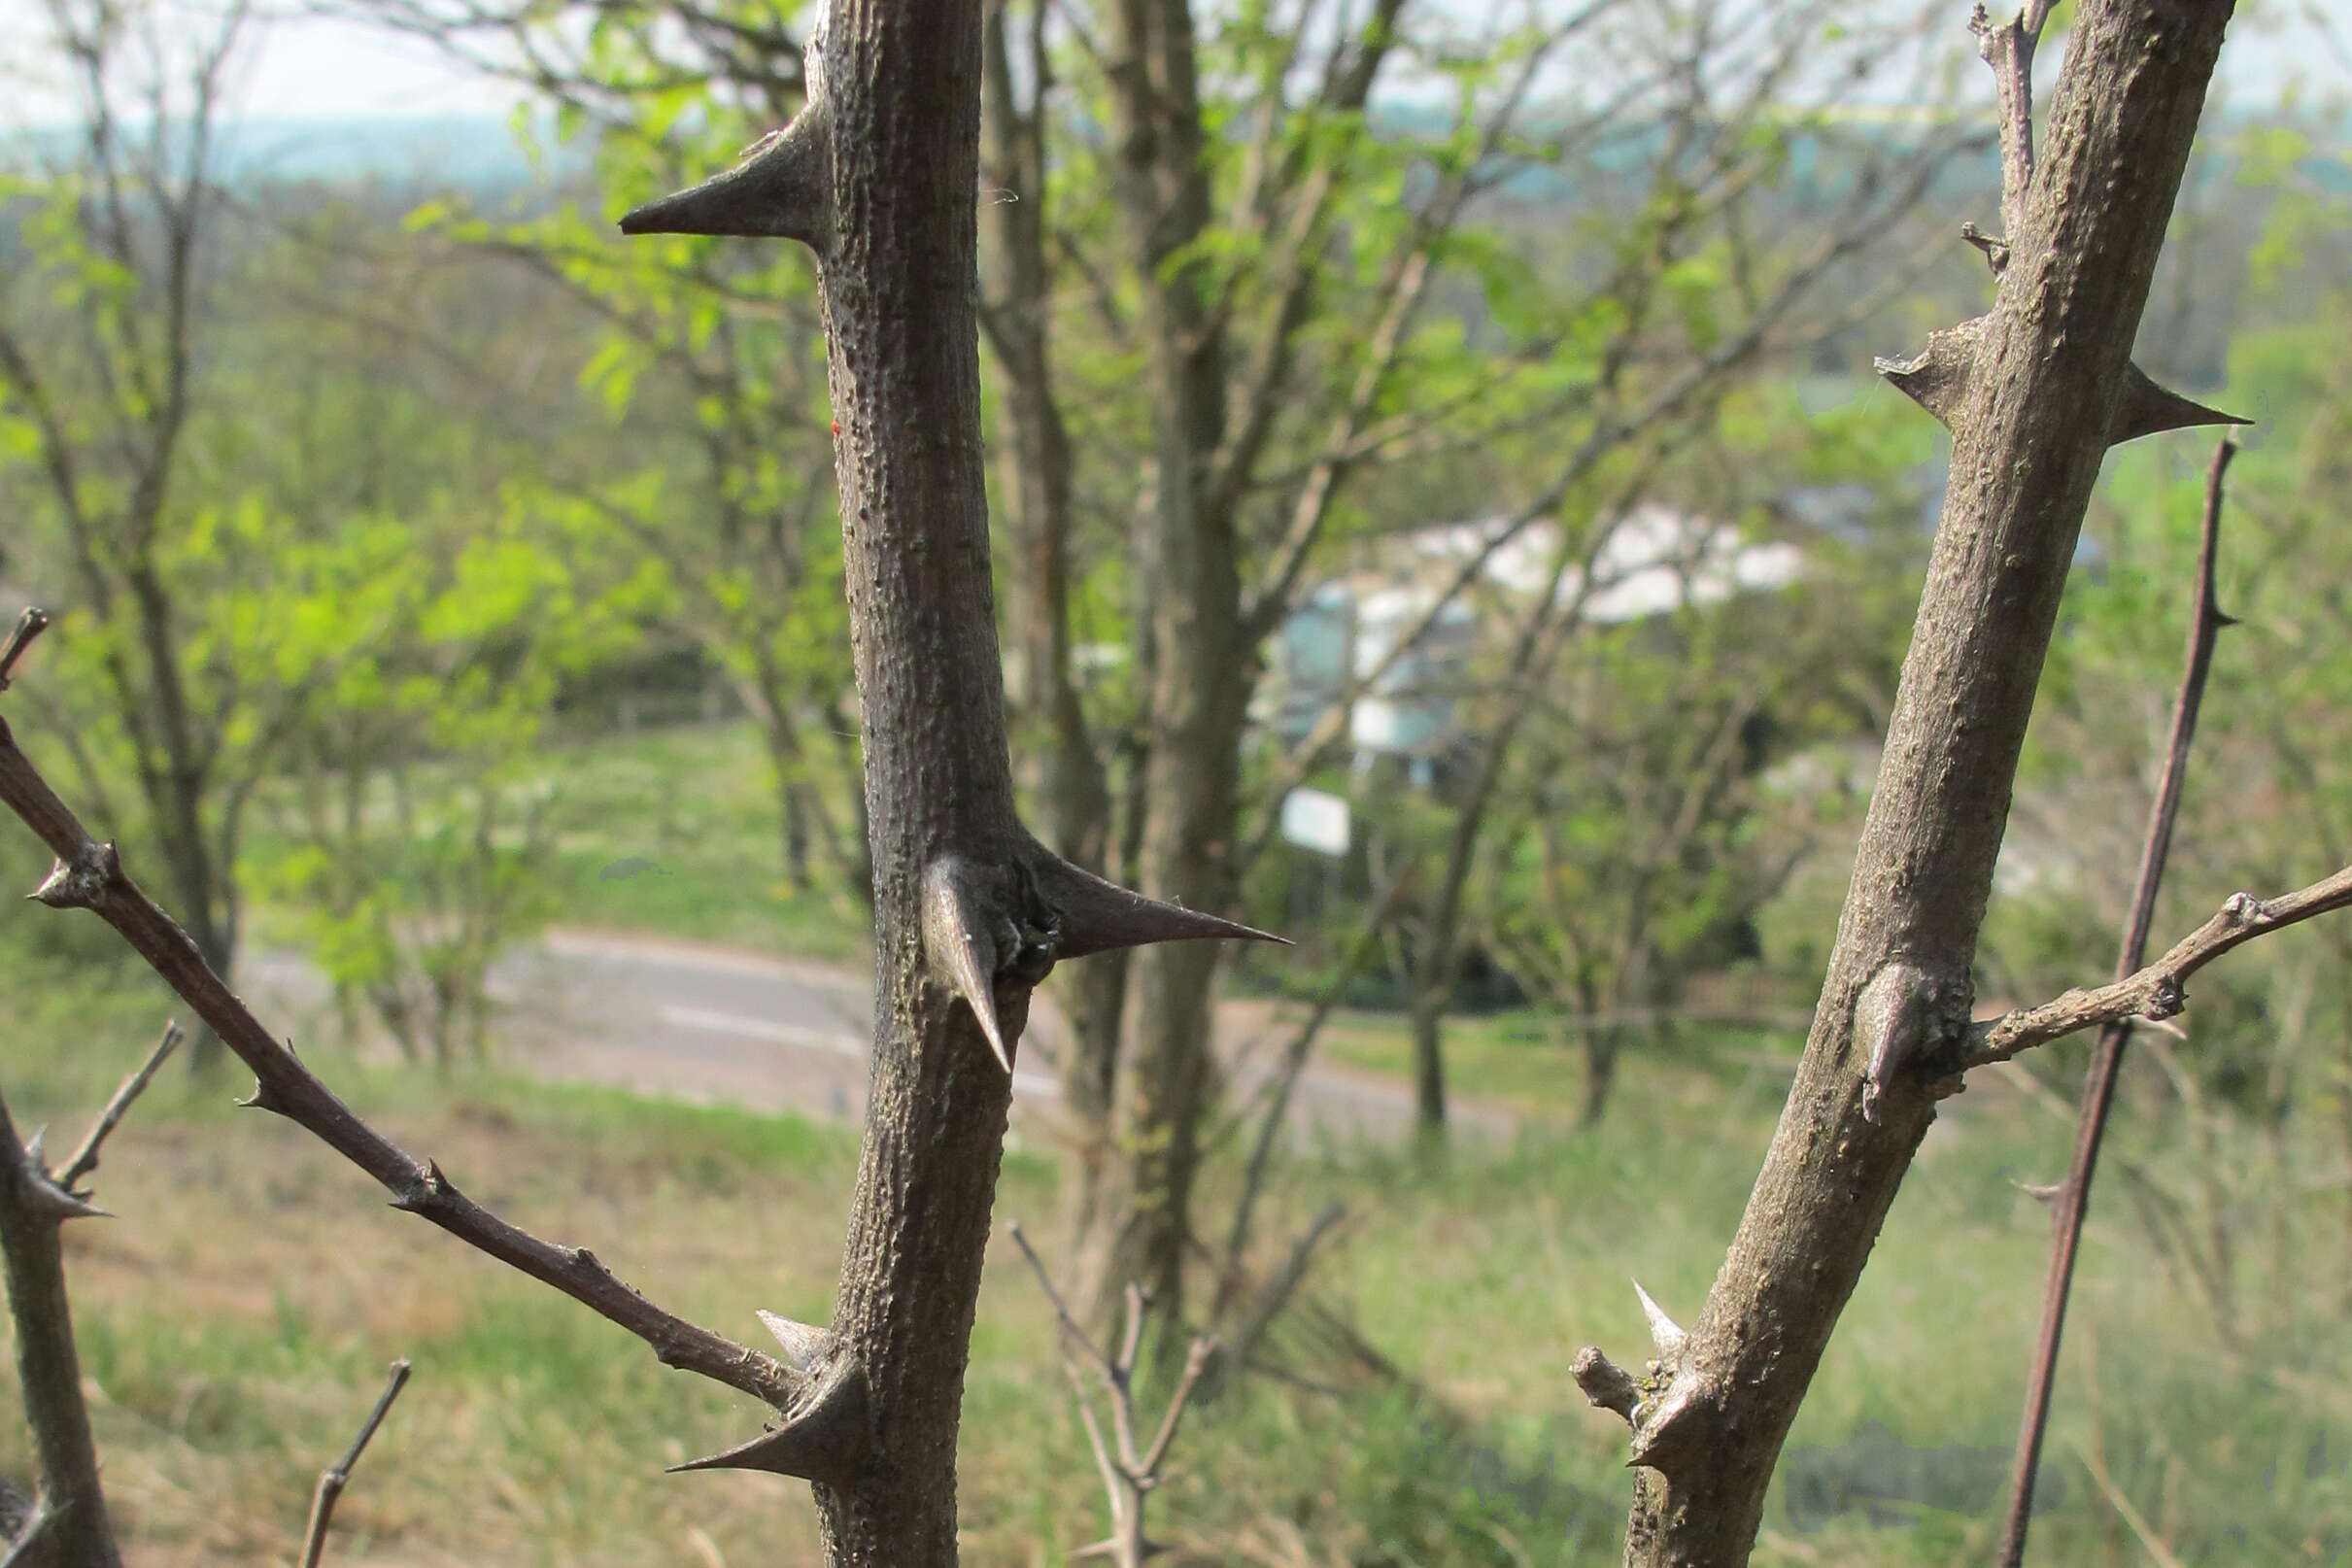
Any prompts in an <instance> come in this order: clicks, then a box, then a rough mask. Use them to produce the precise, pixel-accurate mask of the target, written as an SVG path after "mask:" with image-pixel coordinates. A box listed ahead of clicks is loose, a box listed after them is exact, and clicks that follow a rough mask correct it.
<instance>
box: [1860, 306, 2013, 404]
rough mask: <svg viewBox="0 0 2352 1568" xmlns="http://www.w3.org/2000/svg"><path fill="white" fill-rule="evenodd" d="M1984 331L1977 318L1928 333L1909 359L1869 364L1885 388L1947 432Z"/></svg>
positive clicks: (1982, 321) (1965, 390) (1972, 370)
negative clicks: (1923, 410)
mask: <svg viewBox="0 0 2352 1568" xmlns="http://www.w3.org/2000/svg"><path fill="white" fill-rule="evenodd" d="M1984 331H1985V318H1984V317H1982V316H1979V317H1976V318H1974V319H1973V320H1971V321H1965V322H1962V323H1960V325H1958V326H1954V327H1947V328H1946V329H1945V330H1943V331H1941V332H1930V333H1928V334H1927V346H1926V348H1925V349H1923V350H1921V351H1920V353H1919V354H1918V355H1917V356H1916V357H1915V358H1909V359H1883V358H1882V359H1874V360H1872V361H1871V363H1872V365H1873V366H1874V367H1875V368H1876V369H1877V371H1878V373H1879V374H1880V375H1882V376H1884V377H1885V378H1886V379H1887V384H1888V385H1889V386H1891V387H1892V388H1893V389H1894V390H1895V391H1896V392H1901V393H1902V394H1903V395H1904V396H1905V397H1908V398H1910V399H1911V400H1912V401H1913V402H1915V403H1917V404H1919V406H1920V407H1922V408H1924V409H1926V411H1927V412H1928V413H1930V414H1932V415H1934V416H1935V421H1936V423H1937V424H1939V425H1941V426H1944V428H1946V429H1950V428H1951V427H1952V419H1953V416H1954V414H1956V413H1957V412H1958V411H1959V409H1960V399H1961V398H1963V397H1965V396H1966V395H1967V393H1968V383H1969V381H1970V379H1971V378H1972V377H1973V376H1974V375H1975V373H1976V356H1977V345H1978V343H1979V341H1980V340H1981V339H1982V338H1983V336H1984Z"/></svg>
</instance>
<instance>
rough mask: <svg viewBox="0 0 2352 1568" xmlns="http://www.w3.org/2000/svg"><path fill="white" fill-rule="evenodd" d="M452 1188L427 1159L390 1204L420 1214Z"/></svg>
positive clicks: (446, 1196)
mask: <svg viewBox="0 0 2352 1568" xmlns="http://www.w3.org/2000/svg"><path fill="white" fill-rule="evenodd" d="M453 1190H455V1189H453V1188H452V1187H451V1186H450V1184H449V1178H448V1177H447V1176H443V1175H442V1174H441V1163H440V1162H439V1161H438V1160H427V1161H426V1162H425V1169H424V1170H422V1171H420V1172H418V1173H417V1174H416V1175H415V1176H411V1177H410V1178H409V1181H408V1184H407V1185H406V1186H404V1187H402V1188H401V1189H400V1195H399V1196H398V1197H396V1198H394V1199H393V1200H392V1207H393V1208H394V1209H397V1210H400V1211H401V1212H402V1213H404V1214H422V1213H424V1212H425V1211H426V1210H429V1209H434V1208H437V1207H439V1206H440V1205H441V1204H443V1203H446V1202H447V1201H448V1199H449V1195H450V1193H451V1192H452V1191H453ZM585 1256H586V1254H585V1253H581V1252H578V1251H575V1252H574V1253H573V1254H572V1258H573V1261H574V1262H578V1261H579V1260H580V1259H581V1258H582V1257H585ZM589 1261H590V1262H592V1263H593V1262H594V1261H595V1259H594V1258H590V1259H589Z"/></svg>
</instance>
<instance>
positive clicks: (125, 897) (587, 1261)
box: [0, 719, 803, 1409]
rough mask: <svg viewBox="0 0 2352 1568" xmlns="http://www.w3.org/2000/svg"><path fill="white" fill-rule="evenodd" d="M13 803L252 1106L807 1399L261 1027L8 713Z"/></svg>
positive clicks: (4, 780)
mask: <svg viewBox="0 0 2352 1568" xmlns="http://www.w3.org/2000/svg"><path fill="white" fill-rule="evenodd" d="M0 804H6V805H7V806H8V807H9V809H11V810H12V811H14V812H16V814H17V817H19V818H20V819H21V820H22V821H23V822H24V824H25V826H26V827H28V828H30V829H32V831H33V832H34V834H35V835H38V836H39V837H40V838H41V840H42V841H43V842H44V843H46V844H48V845H49V847H50V849H51V852H52V853H54V854H55V855H56V857H57V864H56V866H55V869H52V870H51V872H50V875H49V878H48V880H47V881H45V882H43V883H42V884H41V887H40V888H39V889H38V890H37V891H36V892H35V893H34V894H33V897H35V898H37V899H39V900H40V901H41V902H42V903H46V904H49V905H50V906H51V907H52V908H85V909H88V910H90V911H91V912H93V913H95V914H96V915H97V916H98V917H99V918H100V919H102V920H104V921H105V922H106V923H107V924H108V925H110V926H112V927H114V928H115V930H116V931H118V932H119V933H120V934H121V935H122V937H123V939H124V940H125V941H127V942H128V943H129V944H130V945H131V947H132V949H133V950H134V951H136V952H137V953H138V954H139V956H140V957H142V958H144V959H145V960H146V961H147V963H148V965H149V967H150V968H152V969H153V971H155V972H156V974H157V975H159V976H160V977H161V978H162V979H163V981H164V983H165V984H167V985H169V986H170V987H171V988H172V989H173V990H174V991H175V992H177V993H179V995H180V996H181V998H182V999H183V1000H185V1001H186V1002H187V1005H188V1006H190V1007H192V1008H193V1009H195V1012H196V1015H197V1016H198V1017H199V1018H201V1019H203V1020H204V1022H206V1023H207V1024H209V1025H211V1026H212V1028H213V1030H214V1032H215V1033H217V1034H218V1035H219V1036H220V1037H221V1040H222V1042H223V1043H225V1044H226V1045H227V1046H228V1048H229V1049H230V1050H231V1051H234V1052H235V1053H236V1055H237V1057H238V1058H239V1059H240V1060H241V1061H243V1062H244V1063H245V1065H246V1066H247V1067H248V1068H250V1069H252V1071H253V1074H254V1076H255V1079H256V1084H255V1088H254V1094H253V1097H252V1098H251V1099H250V1100H248V1101H246V1102H245V1104H246V1105H248V1106H250V1107H253V1108H257V1109H262V1110H270V1111H275V1112H277V1113H278V1114H279V1115H281V1116H284V1117H286V1118H287V1119H288V1120H289V1121H291V1122H293V1123H294V1124H296V1125H297V1126H299V1127H302V1128H303V1129H305V1130H306V1131H308V1132H310V1133H311V1134H313V1135H314V1136H316V1137H317V1138H318V1139H319V1140H320V1141H321V1142H324V1143H325V1144H326V1145H327V1146H328V1147H329V1148H331V1149H333V1150H334V1151H335V1152H336V1153H338V1154H341V1155H342V1156H343V1157H344V1158H345V1159H347V1160H349V1161H351V1163H352V1164H354V1165H356V1166H358V1168H359V1169H360V1170H361V1171H363V1172H365V1173H366V1174H367V1175H368V1176H371V1177H373V1178H374V1179H375V1180H376V1181H377V1182H378V1183H379V1184H380V1185H382V1186H383V1187H384V1188H385V1190H387V1191H388V1192H390V1193H391V1194H392V1207H393V1208H395V1209H398V1210H403V1211H405V1212H408V1213H412V1214H417V1215H419V1216H421V1217H423V1218H425V1219H426V1220H428V1221H430V1222H431V1223H432V1224H434V1225H436V1226H438V1227H440V1228H441V1229H442V1230H444V1231H446V1232H448V1233H449V1234H450V1235H452V1236H454V1237H456V1238H457V1239H458V1240H460V1241H461V1242H463V1243H465V1244H467V1245H469V1246H472V1247H475V1248H476V1249H478V1250H480V1251H482V1252H485V1253H487V1254H489V1255H490V1256H491V1257H493V1258H495V1259H496V1260H498V1261H499V1262H501V1263H504V1264H506V1265H507V1266H508V1267H510V1268H514V1269H517V1270H520V1271H521V1272H522V1273H524V1274H527V1275H528V1276H530V1277H531V1278H534V1279H537V1280H539V1281H540V1282H541V1283H543V1284H547V1285H551V1286H553V1287H554V1288H556V1289H557V1290H560V1291H562V1293H563V1294H565V1295H567V1296H569V1297H571V1298H572V1299H573V1300H575V1301H577V1302H579V1303H581V1304H582V1305H583V1306H586V1307H588V1308H589V1309H591V1310H592V1311H594V1312H597V1314H599V1315H600V1316H602V1317H604V1318H606V1319H608V1320H609V1321H611V1322H613V1323H615V1324H617V1325H618V1326H620V1327H621V1328H624V1329H626V1330H628V1331H629V1332H630V1333H631V1334H634V1335H635V1336H636V1337H637V1338H639V1339H641V1340H643V1341H644V1342H645V1343H646V1345H647V1346H650V1347H651V1348H652V1350H653V1352H654V1354H655V1355H656V1356H657V1357H658V1358H659V1359H660V1360H661V1361H662V1362H663V1363H664V1364H665V1365H666V1366H672V1367H678V1368H682V1369H683V1370H685V1371H688V1372H694V1373H699V1374H700V1375H701V1376H702V1377H705V1378H708V1379H710V1380H711V1381H714V1382H720V1383H724V1384H726V1385H727V1386H728V1387H730V1388H733V1389H736V1390H738V1391H740V1392H742V1393H746V1394H749V1395H751V1396H753V1397H754V1398H757V1399H760V1400H763V1401H766V1402H767V1404H769V1405H771V1406H774V1407H776V1408H778V1409H782V1408H785V1407H787V1406H789V1405H791V1404H792V1403H793V1402H794V1399H795V1397H796V1395H797V1394H799V1393H800V1392H801V1386H802V1381H803V1380H802V1379H801V1377H800V1375H799V1374H797V1373H795V1372H794V1371H793V1370H792V1369H790V1368H788V1367H786V1366H784V1365H783V1364H782V1363H780V1362H778V1361H776V1360H774V1359H773V1358H772V1357H769V1356H767V1355H764V1354H762V1353H761V1352H759V1351H757V1350H755V1349H752V1348H751V1347H750V1346H744V1345H738V1344H736V1343H735V1342H734V1341H733V1340H730V1339H728V1338H726V1337H725V1336H723V1335H719V1334H715V1333H712V1332H711V1331H710V1330H708V1329H705V1328H702V1327H699V1325H697V1324H694V1323H690V1322H688V1321H686V1320H685V1319H684V1318H681V1317H678V1316H676V1315H675V1314H673V1313H671V1312H666V1311H665V1310H663V1309H662V1308H660V1307H658V1306H656V1305H654V1303H652V1302H650V1301H648V1300H647V1299H646V1298H645V1297H643V1296H642V1295H639V1294H638V1293H637V1292H636V1291H635V1290H633V1289H631V1288H630V1287H629V1286H628V1285H627V1284H625V1283H623V1282H622V1281H621V1279H620V1278H619V1277H617V1276H616V1275H614V1274H613V1272H612V1271H611V1270H610V1269H608V1268H606V1267H605V1266H604V1265H603V1264H602V1263H601V1262H599V1261H598V1260H597V1257H596V1255H595V1254H594V1253H592V1252H590V1251H589V1250H588V1249H587V1248H586V1247H573V1246H561V1245H558V1244H555V1243H552V1242H548V1241H545V1240H542V1239H541V1238H539V1237H537V1236H534V1235H532V1234H531V1233H529V1232H528V1231H526V1230H523V1229H521V1228H519V1227H517V1226H515V1225H513V1224H511V1223H509V1222H508V1221H506V1220H505V1219H502V1218H500V1217H499V1216H498V1215H497V1214H495V1213H493V1212H492V1211H491V1210H488V1209H485V1208H483V1207H482V1206H481V1205H480V1204H478V1203H476V1202H474V1201H473V1200H472V1199H471V1198H468V1197H466V1196H465V1195H464V1194H463V1193H462V1192H460V1190H459V1189H458V1187H457V1185H456V1183H454V1182H452V1181H451V1180H450V1179H449V1178H448V1176H445V1175H443V1173H442V1171H441V1168H440V1167H439V1166H438V1165H435V1164H433V1163H431V1162H430V1161H420V1160H418V1159H417V1158H416V1157H415V1156H413V1155H411V1154H409V1153H407V1152H406V1151H405V1150H403V1149H401V1148H400V1147H399V1146H398V1145H396V1144H395V1143H393V1142H392V1141H391V1140H390V1139H388V1138H386V1137H385V1136H384V1135H383V1134H382V1133H379V1132H378V1131H376V1129H375V1128H374V1127H372V1126H370V1125H369V1124H368V1123H367V1122H366V1121H365V1120H363V1119H362V1118H361V1117H360V1116H359V1115H358V1112H356V1111H354V1110H353V1109H352V1108H350V1107H349V1106H347V1105H345V1104H344V1103H343V1102H342V1101H341V1100H340V1099H338V1098H337V1097H336V1096H335V1094H334V1092H333V1091H332V1090H331V1089H329V1088H327V1086H326V1085H325V1084H324V1082H322V1081H321V1080H320V1078H319V1077H318V1075H317V1074H313V1073H312V1072H311V1071H310V1069H308V1068H307V1067H305V1066H303V1065H302V1062H301V1061H300V1059H299V1058H297V1057H296V1056H295V1055H294V1053H293V1051H292V1049H291V1048H290V1047H289V1046H288V1045H286V1044H284V1043H283V1042H281V1041H280V1040H277V1039H276V1038H275V1037H274V1036H272V1035H271V1034H270V1033H269V1031H268V1030H267V1029H265V1028H263V1027H262V1025H261V1024H260V1022H259V1021H258V1020H256V1018H255V1017H254V1015H253V1013H252V1012H251V1011H249V1010H248V1009H247V1007H246V1006H245V1004H244V1003H243V1002H242V1001H240V1000H239V999H238V998H237V996H236V995H235V994H234V993H233V992H231V991H230V990H229V988H228V986H227V984H226V983H225V982H224V981H223V980H222V978H221V976H220V975H219V974H218V973H216V972H215V971H214V970H213V968H212V966H211V965H209V964H207V963H206V962H205V961H204V958H203V955H202V954H201V953H199V952H198V951H197V949H196V945H195V943H194V942H193V941H191V940H190V939H189V937H188V936H187V932H185V931H183V930H182V929H181V928H180V926H179V924H178V923H177V922H175V921H174V920H173V919H172V918H171V916H170V915H168V914H166V913H164V912H163V910H162V909H161V908H159V907H158V906H157V905H156V904H155V903H154V902H153V900H152V899H150V898H149V897H148V895H147V893H146V892H145V891H144V890H143V889H141V887H140V886H139V884H138V883H137V882H135V881H134V880H132V878H131V877H130V875H129V873H128V872H126V871H125V870H124V869H123V868H122V863H121V860H120V857H119V855H118V854H117V852H116V849H115V846H114V845H113V844H112V843H101V842H99V841H98V840H96V839H94V838H92V837H91V836H90V835H89V833H88V831H87V830H86V829H85V828H84V827H83V825H82V823H81V821H80V819H79V818H77V817H76V816H75V815H74V813H73V811H72V809H71V808H69V807H68V806H67V805H66V804H65V802H64V801H61V800H59V799H58V798H57V794H56V792H55V791H54V790H52V789H51V787H50V785H49V782H48V780H47V779H45V778H43V777H42V775H41V773H40V770H39V769H38V768H36V767H34V766H33V763H32V761H31V759H30V758H28V757H26V756H25V754H24V753H23V751H22V750H20V749H19V748H18V747H17V741H16V736H15V734H14V733H12V732H11V730H10V729H9V727H8V723H7V721H6V720H5V719H0Z"/></svg>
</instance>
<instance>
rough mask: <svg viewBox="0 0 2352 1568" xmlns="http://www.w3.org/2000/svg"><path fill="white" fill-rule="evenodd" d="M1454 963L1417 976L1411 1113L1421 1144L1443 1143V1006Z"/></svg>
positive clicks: (1450, 993)
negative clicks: (1434, 972)
mask: <svg viewBox="0 0 2352 1568" xmlns="http://www.w3.org/2000/svg"><path fill="white" fill-rule="evenodd" d="M1453 972H1454V971H1453V966H1452V965H1450V964H1446V965H1444V966H1443V972H1441V973H1439V974H1436V975H1427V974H1424V975H1417V976H1415V978H1416V979H1417V980H1419V981H1420V983H1419V984H1416V985H1415V988H1414V993H1413V1112H1414V1126H1415V1130H1416V1133H1417V1136H1418V1137H1419V1139H1420V1142H1421V1143H1422V1145H1423V1146H1424V1147H1425V1148H1426V1147H1439V1146H1443V1145H1444V1143H1445V1142H1446V1008H1447V1006H1448V1005H1449V1003H1451V1002H1452V1000H1453Z"/></svg>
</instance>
